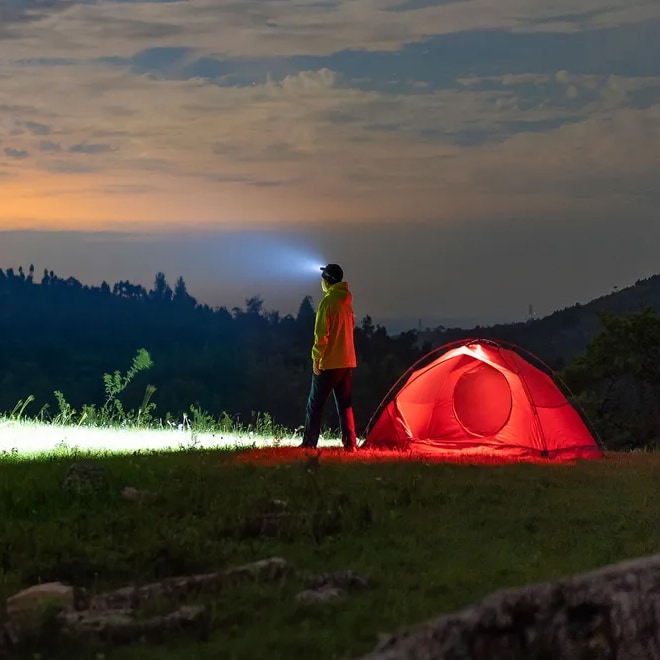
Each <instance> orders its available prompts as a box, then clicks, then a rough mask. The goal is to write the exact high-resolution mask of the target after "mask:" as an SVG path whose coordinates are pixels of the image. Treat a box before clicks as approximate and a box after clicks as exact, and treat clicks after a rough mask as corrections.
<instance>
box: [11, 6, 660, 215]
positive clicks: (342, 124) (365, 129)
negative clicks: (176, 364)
mask: <svg viewBox="0 0 660 660" xmlns="http://www.w3.org/2000/svg"><path fill="white" fill-rule="evenodd" d="M32 9H33V10H34V11H33V12H32V14H31V16H32V18H31V19H30V20H18V19H15V20H12V21H9V22H8V23H7V25H8V27H7V30H5V33H4V36H3V41H2V48H3V54H5V53H6V57H7V58H8V59H7V66H6V67H3V71H2V72H0V76H1V77H2V78H1V80H0V89H1V90H2V94H3V97H2V98H0V128H2V129H3V130H4V129H8V130H7V131H6V134H9V130H11V128H12V127H16V126H19V125H20V126H21V127H22V128H23V129H24V131H23V133H24V134H21V135H20V136H16V138H17V140H16V142H14V143H12V144H11V145H10V146H11V148H15V149H20V150H23V151H26V152H29V153H33V152H38V153H39V154H40V158H37V159H34V160H33V159H29V160H28V161H26V162H24V163H21V164H20V168H25V172H26V173H27V172H28V171H29V172H31V173H32V174H33V180H39V181H40V185H39V191H40V192H39V194H46V193H47V192H48V191H50V192H48V194H53V195H55V194H60V193H59V191H62V190H67V191H69V192H67V194H70V190H71V189H70V188H69V187H68V186H74V187H76V191H77V193H76V198H77V199H78V200H81V199H87V200H89V204H90V206H91V205H92V200H93V199H96V200H97V201H99V200H101V198H97V197H94V196H95V195H97V196H98V195H100V194H101V193H100V192H99V191H101V190H102V189H103V187H104V185H106V186H112V187H114V189H115V190H124V191H125V194H126V195H127V196H128V197H127V199H128V198H131V199H133V195H134V196H135V197H136V198H139V199H137V201H136V205H135V206H131V205H128V206H130V207H131V208H135V210H136V211H135V212H136V213H138V209H141V210H140V211H139V212H142V213H147V214H148V217H149V218H156V217H163V218H164V217H167V221H169V222H174V221H175V216H176V214H179V215H181V214H183V215H185V216H186V217H187V216H188V214H194V215H195V219H196V220H197V221H198V222H200V223H204V222H213V221H223V222H225V221H226V222H229V221H235V222H241V221H247V220H248V219H252V220H251V221H254V222H256V221H257V220H258V219H260V218H267V217H271V218H297V219H304V218H309V217H310V215H311V216H313V217H314V218H315V219H316V220H320V218H321V217H324V218H331V219H338V218H342V217H343V218H346V217H360V218H364V219H377V218H379V217H388V218H391V219H392V218H393V219H396V218H405V217H409V216H411V215H412V216H415V217H437V218H439V220H441V221H443V222H460V221H461V220H462V219H465V218H468V219H469V218H472V217H476V216H479V215H481V214H484V213H492V214H493V215H498V214H499V215H502V216H504V215H506V214H507V213H508V214H514V215H515V214H520V213H528V212H533V210H534V209H541V208H542V209H544V210H548V209H549V210H551V211H554V210H556V209H560V208H564V207H565V205H566V204H576V205H577V207H579V208H581V209H583V208H585V205H586V204H590V205H591V207H590V208H591V209H592V210H593V209H597V208H601V207H602V206H603V205H606V204H607V203H608V200H609V201H612V200H613V199H614V200H615V201H616V202H617V203H619V202H620V201H621V200H622V199H623V197H624V196H625V194H629V195H637V194H640V195H643V196H644V198H645V199H646V197H647V196H648V194H647V186H646V185H645V184H644V185H643V184H642V183H641V182H642V181H643V180H645V179H644V178H643V177H644V176H647V174H645V172H646V173H648V172H652V173H655V172H656V171H657V169H658V159H659V158H660V157H659V156H656V155H654V151H653V145H657V144H658V143H659V142H658V140H660V137H658V135H657V129H655V128H654V118H655V117H656V115H657V112H658V95H659V94H660V93H659V92H658V90H659V89H660V45H659V44H660V42H658V40H654V39H651V38H650V35H652V34H653V31H654V30H657V27H658V26H659V25H660V8H659V7H658V6H657V4H649V3H645V2H642V1H641V0H640V1H636V0H628V1H627V2H626V3H624V2H623V0H611V2H609V4H608V5H607V7H604V6H603V3H602V0H581V2H580V3H579V6H575V4H574V3H571V2H569V1H568V0H558V1H557V2H555V3H553V5H552V6H551V7H549V6H547V5H546V4H544V3H534V2H532V1H531V0H502V1H501V2H499V3H497V4H494V3H492V2H490V1H489V0H470V1H469V2H467V1H466V2H454V3H451V2H424V1H421V0H418V1H414V0H413V1H411V2H406V3H402V1H401V0H391V1H390V0H386V1H384V2H379V3H373V2H370V1H368V0H351V1H350V2H348V1H347V0H346V1H345V0H338V1H337V2H320V3H315V4H313V5H309V4H305V5H304V6H302V5H300V4H296V3H295V2H288V1H280V2H266V1H265V0H263V1H262V0H241V2H229V1H224V0H220V1H215V0H214V1H213V2H211V1H210V0H198V1H196V2H195V3H187V2H169V3H149V2H121V3H118V2H105V1H103V0H98V1H97V2H94V3H87V2H82V3H77V2H70V3H68V4H67V5H66V6H65V5H63V4H61V3H53V4H51V6H45V7H41V8H38V7H37V6H36V5H33V6H32ZM624 9H625V11H624ZM640 45H641V46H640ZM5 98H6V102H5ZM636 122H637V123H638V124H639V125H640V126H645V129H644V130H643V131H642V130H640V129H638V128H636ZM42 127H45V128H42ZM45 130H48V133H41V134H40V133H39V131H45ZM46 134H48V135H49V136H50V137H49V140H47V141H44V140H43V139H40V138H43V136H44V135H46ZM19 140H20V141H19ZM657 152H658V150H657V149H656V151H655V153H657ZM540 153H541V154H543V156H542V157H539V154H540ZM604 153H606V154H607V158H608V159H609V160H608V162H606V163H601V162H599V158H600V156H601V155H603V154H604ZM635 153H638V154H640V156H639V158H637V159H636V157H635V156H634V154H635ZM95 155H96V156H100V155H102V156H103V157H102V158H92V157H93V156H95ZM88 157H89V158H88ZM629 160H632V161H633V162H632V164H631V163H630V162H629ZM89 161H93V163H92V162H89ZM502 163H506V167H503V166H502ZM5 167H7V168H9V167H16V168H18V167H19V165H18V164H16V163H14V164H13V165H12V163H8V164H6V165H5ZM645 168H646V169H645ZM46 173H48V174H53V175H62V178H65V179H66V181H67V183H66V186H65V187H63V186H62V179H61V178H60V177H59V176H58V177H55V178H53V179H52V180H51V179H48V178H45V179H43V180H41V179H39V177H40V176H44V177H46ZM78 173H85V174H86V175H91V176H85V177H83V178H76V175H77V174H78ZM26 175H27V174H26ZM136 177H139V179H138V180H140V182H141V184H142V185H144V186H146V187H147V188H148V189H149V190H154V191H156V190H159V191H161V194H160V195H156V193H155V192H154V193H153V195H154V199H155V198H156V197H157V198H158V201H157V203H155V204H154V206H153V209H148V207H147V204H146V202H144V203H143V200H145V199H146V198H147V197H148V195H146V194H144V193H142V192H138V191H137V190H134V193H133V192H131V191H132V190H133V189H132V188H131V184H132V183H134V181H135V180H136ZM101 178H103V180H104V183H102V182H101ZM26 181H27V179H26ZM25 185H26V187H27V185H28V184H27V183H26V184H25ZM599 185H603V186H605V189H604V190H603V191H602V198H601V199H598V196H597V195H595V194H592V191H595V190H597V188H598V186H599ZM525 186H528V187H527V189H525ZM525 190H526V192H525ZM621 191H627V192H626V193H624V192H621ZM32 195H33V197H34V198H35V199H36V196H37V193H36V192H33V193H32ZM184 196H186V198H187V199H190V198H191V197H192V198H194V200H195V202H194V205H193V206H194V211H193V210H192V209H193V207H192V206H191V207H190V211H186V209H187V208H188V207H187V206H186V204H184V202H183V197H184ZM109 197H112V198H113V199H117V200H118V199H119V197H120V195H118V194H114V195H110V196H109ZM178 198H181V201H177V199H178ZM439 198H441V199H442V202H441V203H439V202H438V199H439ZM101 202H102V204H101ZM80 203H81V204H83V202H80ZM85 203H87V202H85ZM105 204H106V203H105V202H104V201H102V200H101V201H99V204H97V206H98V207H99V208H100V207H101V206H102V205H105ZM113 204H114V202H112V201H109V202H108V203H107V208H105V206H104V209H105V210H104V211H103V212H104V213H105V214H106V217H111V216H112V214H114V213H118V212H122V213H123V212H124V211H118V209H121V208H122V207H121V206H120V204H119V202H117V203H116V206H113ZM577 207H576V208H577ZM124 208H126V207H124ZM81 209H82V206H81ZM163 209H164V210H165V213H164V214H163V212H162V211H163ZM218 209H222V211H218ZM25 213H26V214H27V211H25ZM82 213H83V211H82V210H81V211H80V214H81V216H82ZM99 213H100V211H99ZM217 218H221V219H220V220H214V219H217ZM72 222H73V220H72Z"/></svg>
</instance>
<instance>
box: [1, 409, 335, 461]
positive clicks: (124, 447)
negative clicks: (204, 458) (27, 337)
mask: <svg viewBox="0 0 660 660" xmlns="http://www.w3.org/2000/svg"><path fill="white" fill-rule="evenodd" d="M300 441H301V439H300V437H299V435H297V434H294V433H293V432H289V433H288V435H284V433H283V432H282V431H281V430H278V433H277V435H276V434H271V435H263V434H256V433H255V432H253V431H250V430H245V429H240V428H239V429H237V430H233V429H232V430H229V431H223V430H219V429H216V430H208V431H197V430H196V428H195V427H192V426H190V425H183V424H181V425H180V426H176V427H173V428H169V429H168V428H165V429H164V428H130V427H124V428H122V427H121V426H119V425H107V426H85V425H76V426H72V425H62V424H44V423H40V422H35V421H33V420H29V419H21V420H10V419H8V418H1V417H0V460H2V457H3V456H4V457H12V458H14V459H15V460H34V459H37V458H45V457H49V456H66V455H69V454H81V453H82V454H92V455H110V454H126V453H135V452H148V453H151V452H154V451H161V452H163V451H164V452H171V451H182V450H190V449H224V450H228V449H239V448H249V447H255V448H259V447H262V448H265V447H293V446H296V445H298V444H300ZM319 445H320V446H321V447H333V446H341V442H340V440H339V439H337V438H322V439H321V441H320V443H319Z"/></svg>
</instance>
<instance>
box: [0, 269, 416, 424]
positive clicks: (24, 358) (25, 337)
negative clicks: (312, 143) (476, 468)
mask: <svg viewBox="0 0 660 660" xmlns="http://www.w3.org/2000/svg"><path fill="white" fill-rule="evenodd" d="M314 316H315V308H314V301H313V299H312V298H311V297H306V298H304V299H303V300H302V301H301V303H300V306H299V309H298V312H297V314H296V315H291V314H287V315H281V314H280V313H279V312H277V311H272V310H267V309H266V308H265V306H264V302H263V300H262V299H261V298H260V297H258V296H255V297H252V298H249V299H248V300H246V301H245V306H244V307H234V308H232V309H228V308H227V307H224V306H221V307H217V308H211V307H210V306H208V305H206V304H199V303H198V302H197V301H196V300H195V298H194V297H193V296H191V295H190V294H189V293H188V291H187V288H186V284H185V282H184V280H183V278H182V277H179V278H178V279H177V281H176V283H175V286H174V287H173V288H172V287H170V285H169V284H168V282H167V279H166V277H165V274H164V273H162V272H160V273H158V274H157V275H156V277H155V279H154V283H153V286H152V287H151V289H149V290H148V289H146V288H145V287H143V286H141V285H138V284H133V283H131V282H129V281H123V280H122V281H119V282H117V283H116V284H114V285H113V286H110V285H109V284H108V283H106V282H103V283H102V284H101V285H100V286H88V285H84V284H82V283H81V282H80V281H78V280H76V279H75V278H72V277H69V278H66V279H65V278H61V277H58V276H57V275H56V274H55V273H54V272H53V271H52V270H44V272H43V275H42V276H41V278H40V279H37V278H36V277H35V273H34V267H33V266H30V267H29V269H28V270H27V272H26V271H24V269H23V268H19V269H18V271H14V270H13V269H11V268H9V269H7V270H6V272H5V271H2V270H0V337H1V340H0V365H1V368H0V410H2V411H11V410H12V409H13V408H14V407H15V406H16V404H17V402H18V401H21V400H23V401H24V400H25V399H26V398H27V397H29V396H30V395H32V396H34V401H33V402H31V403H30V408H29V410H28V411H26V412H30V411H32V412H33V413H34V411H35V410H37V411H38V412H39V413H41V414H42V416H44V417H48V415H49V414H51V413H52V411H53V410H56V405H57V401H56V397H55V394H54V392H55V391H60V392H62V393H63V394H64V396H65V397H66V400H67V402H68V403H69V404H70V405H71V406H72V407H74V408H78V409H79V408H80V407H81V406H83V405H84V404H90V403H98V402H102V401H103V396H104V383H103V378H102V376H103V374H104V373H107V372H113V371H114V370H116V369H123V368H124V366H128V365H130V363H131V360H132V358H133V356H134V355H135V352H136V350H138V349H139V348H144V349H146V350H147V351H148V352H149V354H150V356H151V358H152V360H153V366H152V368H151V369H149V370H148V371H147V372H144V373H140V374H139V375H138V376H137V377H136V378H135V379H134V380H133V381H132V382H131V384H130V385H129V386H128V387H127V388H126V390H125V392H124V393H123V394H122V396H123V397H124V399H125V404H124V405H125V407H126V408H127V409H129V408H131V407H134V406H139V404H140V401H141V400H142V397H143V396H144V390H145V387H146V385H147V384H150V385H153V386H154V387H155V388H156V390H155V392H154V394H153V397H152V401H153V402H154V403H155V404H156V415H158V414H160V415H162V416H163V418H164V417H165V415H166V413H169V415H170V417H171V418H177V417H178V418H182V416H183V415H184V414H189V413H190V407H191V406H195V408H197V409H199V410H204V411H208V412H209V413H210V414H213V415H216V416H219V415H221V414H223V413H226V414H229V415H231V416H232V418H234V419H236V420H238V421H239V422H240V423H243V424H247V423H250V421H251V420H253V419H254V418H255V416H256V415H258V414H260V413H264V412H266V413H268V414H269V415H270V416H271V417H272V418H273V421H274V422H275V423H277V424H279V425H281V426H284V427H287V428H290V429H294V428H296V427H298V426H299V425H301V424H302V423H303V421H304V410H305V403H306V398H307V393H308V390H309V385H310V380H311V373H312V372H311V358H310V351H311V342H312V340H313V327H314ZM355 342H356V350H357V352H358V358H359V360H360V367H359V369H357V370H356V372H355V377H354V399H355V415H356V423H357V424H358V426H359V427H364V426H365V425H366V423H367V422H368V419H369V417H370V415H371V414H372V413H373V411H374V410H375V408H376V406H377V405H378V403H379V401H380V399H381V398H382V396H384V394H385V393H386V391H387V390H388V389H389V387H390V386H391V384H392V382H394V380H396V378H398V376H399V375H400V373H402V371H403V370H405V369H406V368H407V367H408V366H409V365H410V364H411V363H412V362H413V361H415V360H417V359H418V358H419V357H421V355H422V354H423V351H424V350H425V349H428V348H429V347H428V346H421V345H419V343H418V342H417V337H416V334H415V333H414V332H408V333H402V334H401V335H399V336H397V337H391V336H389V335H388V333H387V331H386V330H385V328H384V327H382V326H380V325H377V324H374V323H373V321H372V319H371V318H370V317H369V316H366V317H365V318H363V319H362V320H361V321H360V322H359V323H358V326H357V327H356V330H355ZM44 406H46V408H45V409H44ZM325 422H326V423H328V424H331V425H333V427H334V425H336V422H335V416H334V411H332V410H331V407H330V406H328V407H327V410H326V418H325Z"/></svg>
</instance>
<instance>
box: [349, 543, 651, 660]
mask: <svg viewBox="0 0 660 660" xmlns="http://www.w3.org/2000/svg"><path fill="white" fill-rule="evenodd" d="M404 658H405V659H406V660H431V659H433V660H530V659H532V658H533V659H534V660H554V659H555V658H556V659H562V660H660V555H656V556H653V557H645V558H641V559H636V560H632V561H626V562H622V563H620V564H614V565H611V566H607V567H605V568H601V569H599V570H596V571H591V572H589V573H585V574H582V575H577V576H573V577H569V578H564V579H561V580H557V581H554V582H545V583H540V584H536V585H532V586H528V587H522V588H517V589H505V590H501V591H497V592H495V593H493V594H491V595H490V596H487V597H486V598H485V599H484V600H482V601H481V602H480V603H478V604H476V605H473V606H470V607H468V608H466V609H464V610H462V611H460V612H457V613H455V614H450V615H448V616H442V617H439V618H436V619H433V620H431V621H427V622H426V623H423V624H421V625H418V626H415V627H413V628H409V629H406V630H402V631H400V632H398V633H395V634H393V635H390V636H388V637H387V638H385V639H384V640H383V641H381V642H380V643H379V644H378V645H377V646H376V648H375V649H374V650H373V651H372V652H371V653H369V654H367V655H365V656H363V658H362V660H399V659H401V660H402V659H404Z"/></svg>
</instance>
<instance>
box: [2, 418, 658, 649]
mask: <svg viewBox="0 0 660 660" xmlns="http://www.w3.org/2000/svg"><path fill="white" fill-rule="evenodd" d="M35 428H36V427H35ZM5 431H6V426H5V427H3V430H1V431H0V435H4V433H5ZM236 456H237V452H236V451H229V450H223V451H211V450H204V449H200V450H195V451H183V452H178V453H163V452H151V453H149V452H142V453H139V452H138V453H131V454H128V455H104V456H101V457H99V458H97V462H98V463H100V464H102V465H104V466H105V467H106V468H107V470H108V488H107V490H103V491H102V492H99V493H98V494H96V495H92V496H84V497H74V496H71V495H69V494H67V493H65V492H64V491H63V490H62V487H61V483H62V479H63V477H64V474H65V472H66V469H67V467H68V466H69V465H70V463H71V462H72V461H71V458H72V457H71V456H70V455H68V456H66V457H62V456H59V457H58V456H56V455H51V456H50V457H48V458H46V459H42V460H39V461H15V460H6V461H4V462H3V463H1V464H0V469H1V470H2V475H3V478H2V482H1V485H0V559H1V562H0V596H2V597H6V596H8V595H10V594H11V593H14V592H15V591H17V590H18V589H20V588H21V587H25V586H29V585H31V584H34V583H35V582H39V581H46V580H62V581H64V582H66V583H69V584H77V585H81V586H85V587H87V588H89V589H91V590H101V589H106V588H110V587H114V586H120V585H124V584H127V583H135V582H140V583H144V582H148V581H152V580H155V579H160V578H162V577H165V576H170V575H182V574H190V573H194V572H198V571H200V572H201V571H211V570H218V569H222V568H225V567H228V566H232V565H237V564H242V563H245V562H248V561H252V560H256V559H262V558H265V557H269V556H274V555H278V556H282V557H284V558H286V559H287V560H289V561H291V562H292V563H293V564H294V565H296V566H297V567H299V568H301V569H309V570H311V571H319V572H321V571H327V570H334V569H349V568H350V569H354V570H356V571H358V572H361V573H364V574H366V575H369V576H371V578H372V580H373V585H372V586H371V587H370V588H369V589H367V590H366V591H364V592H361V593H356V594H355V595H352V596H350V597H349V598H348V599H347V600H345V601H342V602H340V603H336V604H325V605H315V606H310V605H303V604H300V603H297V602H296V601H295V594H296V592H297V591H298V590H300V589H301V582H300V580H298V579H292V580H289V581H287V582H285V583H284V584H282V585H272V586H261V587H254V586H253V587H247V588H239V587H237V588H231V589H229V590H227V591H226V592H224V593H222V594H221V595H219V596H218V597H217V598H216V599H215V600H214V601H213V604H214V608H213V620H214V624H215V628H214V630H213V632H212V634H211V636H210V639H209V640H208V641H204V642H200V641H196V640H193V639H189V638H186V637H182V638H180V639H178V640H175V641H174V642H172V643H169V642H168V643H167V644H163V645H162V646H159V645H151V646H146V645H138V646H136V647H134V648H130V647H129V648H121V649H116V650H115V651H113V652H109V650H108V649H102V648H86V649H81V648H74V649H71V648H64V647H62V648H60V649H59V651H58V647H57V645H56V644H55V641H54V640H51V642H50V643H49V649H48V653H47V657H49V658H56V657H62V658H65V657H66V658H70V657H76V658H95V657H96V654H97V653H99V652H103V653H105V654H106V655H105V657H106V658H117V659H120V660H126V659H129V658H130V659H133V658H140V659H145V660H155V659H156V658H159V659H161V658H164V659H168V658H169V659H172V658H192V657H222V658H236V659H237V660H247V659H252V658H262V657H264V658H265V657H268V658H270V659H280V658H281V659H284V658H286V659H291V658H306V657H310V656H314V657H315V658H318V659H319V660H325V659H328V660H329V659H330V658H339V657H352V656H355V655H357V654H359V653H362V652H364V651H366V650H368V649H370V648H372V647H373V645H374V644H375V642H376V639H377V635H378V634H379V633H381V632H385V631H388V630H392V629H394V628H397V627H398V626H399V625H402V624H406V623H412V622H415V621H418V620H421V619H423V618H426V617H428V616H431V615H435V614H439V613H441V612H446V611H449V610H453V609H456V608H459V607H461V606H464V605H466V604H468V603H470V602H472V601H474V600H477V599H479V598H480V597H482V596H483V595H485V594H486V593H488V592H490V591H492V590H494V589H496V588H498V587H504V586H511V585H519V584H523V583H527V582H530V581H536V580H540V579H545V578H552V577H556V576H560V575H565V574H570V573H574V572H578V571H582V570H587V569H590V568H594V567H596V566H600V565H603V564H605V563H610V562H614V561H618V560H621V559H624V558H627V557H633V556H639V555H643V554H647V553H649V554H650V553H654V552H657V549H658V546H659V545H660V527H658V525H657V520H656V518H657V511H658V510H660V491H659V490H658V488H657V478H658V474H659V472H660V455H658V454H652V453H649V454H642V453H640V454H626V455H607V456H606V457H605V458H604V459H603V460H600V461H589V462H580V463H577V464H575V465H566V464H564V465H530V464H514V465H503V466H469V465H446V464H425V463H416V462H411V461H407V462H402V463H392V462H389V463H385V462H382V463H370V462H367V461H361V460H360V459H359V458H357V457H356V459H355V460H354V461H353V462H351V463H346V464H342V463H339V462H335V461H325V460H324V458H323V454H321V456H320V458H318V459H317V458H314V457H312V458H310V459H309V460H307V461H299V462H295V463H279V464H276V465H269V466H266V465H259V464H250V463H242V462H240V461H236V460H235V458H236ZM126 485H131V486H134V487H136V488H138V489H144V490H146V491H148V492H149V493H150V494H151V496H150V497H149V498H148V499H146V500H145V501H144V502H141V503H136V502H127V501H125V500H123V499H122V498H121V496H120V491H121V489H122V488H123V487H124V486H126ZM274 498H277V499H281V500H284V501H286V502H287V503H288V510H289V511H291V512H293V513H295V514H300V515H296V516H294V517H293V518H292V520H291V521H290V524H287V525H286V526H284V527H282V529H281V530H279V531H278V532H277V533H276V534H275V535H274V536H265V535H263V534H261V533H260V529H259V526H258V525H256V524H255V521H256V520H257V519H258V515H259V513H260V512H262V511H263V510H264V506H265V505H267V503H268V502H270V501H271V500H272V499H274ZM42 650H43V649H42ZM58 653H59V655H58ZM26 657H32V656H26ZM44 657H45V656H44Z"/></svg>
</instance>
